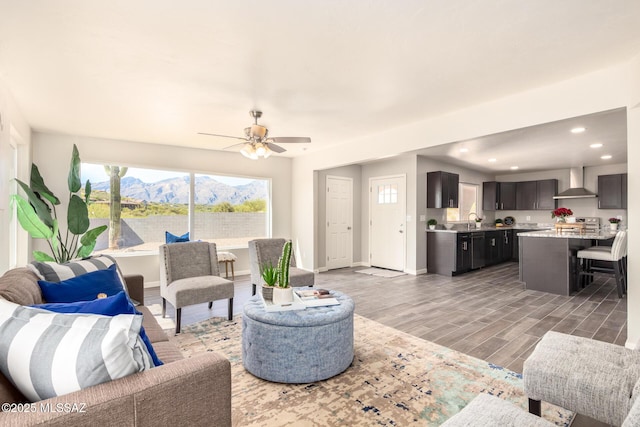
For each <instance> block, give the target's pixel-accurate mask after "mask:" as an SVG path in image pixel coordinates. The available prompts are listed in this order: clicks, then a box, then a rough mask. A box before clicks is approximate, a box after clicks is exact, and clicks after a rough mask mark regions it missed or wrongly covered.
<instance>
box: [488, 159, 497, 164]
mask: <svg viewBox="0 0 640 427" xmlns="http://www.w3.org/2000/svg"><path fill="white" fill-rule="evenodd" d="M488 161H490V162H491V163H495V162H497V161H498V159H489V160H488Z"/></svg>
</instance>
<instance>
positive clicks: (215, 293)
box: [165, 276, 234, 308]
mask: <svg viewBox="0 0 640 427" xmlns="http://www.w3.org/2000/svg"><path fill="white" fill-rule="evenodd" d="M233 294H234V286H233V282H232V281H230V280H227V279H223V278H222V277H220V276H200V277H187V278H185V279H180V280H176V281H174V282H171V284H170V285H169V287H168V288H167V290H166V293H165V297H166V298H167V299H168V300H169V301H171V302H172V304H175V305H174V306H175V308H181V307H186V306H188V305H192V304H200V303H202V302H206V301H216V300H220V299H227V298H233Z"/></svg>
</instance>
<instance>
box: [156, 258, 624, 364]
mask: <svg viewBox="0 0 640 427" xmlns="http://www.w3.org/2000/svg"><path fill="white" fill-rule="evenodd" d="M360 269H362V268H344V269H338V270H331V271H329V272H325V273H320V274H317V275H316V286H317V287H322V288H326V289H335V290H339V291H342V292H344V293H346V294H348V295H350V296H351V297H352V298H353V299H354V301H355V302H356V310H355V311H356V313H357V314H359V315H361V316H364V317H367V318H369V319H372V320H375V321H378V322H380V323H383V324H385V325H387V326H391V327H393V328H396V329H399V330H401V331H404V332H407V333H409V334H411V335H414V336H417V337H420V338H424V339H426V340H429V341H432V342H435V343H438V344H440V345H443V346H446V347H449V348H452V349H455V350H458V351H461V352H463V353H466V354H469V355H471V356H474V357H478V358H480V359H483V360H486V361H488V362H491V363H495V364H497V365H500V366H504V367H506V368H508V369H511V370H513V371H515V372H522V364H523V362H524V360H525V359H526V358H527V356H528V355H529V354H530V353H531V351H533V348H534V346H535V344H536V343H537V342H538V340H539V339H540V338H541V337H542V335H544V333H545V332H547V331H549V330H554V331H559V332H564V333H569V334H573V335H579V336H584V337H589V338H594V339H597V340H601V341H606V342H612V343H616V344H619V345H624V344H625V341H626V338H627V327H626V319H627V300H626V298H623V299H619V298H618V296H617V293H616V289H615V285H614V283H613V279H611V278H609V276H599V277H598V278H597V279H596V280H595V281H594V282H593V283H592V284H591V285H589V286H588V287H586V288H585V289H583V290H582V291H581V292H579V293H577V294H576V295H573V296H560V295H553V294H547V293H544V292H538V291H531V290H525V289H524V284H523V283H521V282H519V281H518V264H517V263H511V262H510V263H505V264H500V265H496V266H493V267H489V268H485V269H481V270H478V271H476V272H471V273H467V274H464V275H461V276H457V277H445V276H439V275H435V274H426V275H420V276H411V275H404V276H399V277H395V278H382V277H376V276H369V275H365V274H361V273H356V271H357V270H360ZM250 296H251V284H250V283H249V276H236V280H235V298H234V313H241V312H242V306H243V304H244V303H245V301H247V299H248V298H250ZM145 303H146V304H147V305H149V304H160V303H161V299H160V296H159V289H158V288H149V289H147V290H146V292H145ZM226 310H227V302H226V301H216V302H214V304H213V309H212V310H209V309H208V308H207V304H206V303H205V304H199V305H195V306H190V307H185V308H183V309H182V317H183V318H182V324H183V325H187V324H189V323H195V322H198V321H200V320H204V319H207V318H209V317H211V316H220V317H222V316H226V314H227V312H226ZM167 315H168V316H174V311H173V308H172V307H171V305H170V304H167Z"/></svg>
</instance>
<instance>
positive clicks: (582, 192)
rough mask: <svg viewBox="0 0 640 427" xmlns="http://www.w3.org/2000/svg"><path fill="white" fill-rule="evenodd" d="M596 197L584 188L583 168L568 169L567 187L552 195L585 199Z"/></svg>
mask: <svg viewBox="0 0 640 427" xmlns="http://www.w3.org/2000/svg"><path fill="white" fill-rule="evenodd" d="M594 197H598V195H597V194H595V193H592V192H591V191H589V190H587V189H586V188H584V168H581V167H580V168H571V169H570V170H569V189H568V190H565V191H563V192H562V193H560V194H558V195H556V196H553V198H554V199H587V198H594Z"/></svg>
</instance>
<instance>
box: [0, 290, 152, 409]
mask: <svg viewBox="0 0 640 427" xmlns="http://www.w3.org/2000/svg"><path fill="white" fill-rule="evenodd" d="M141 326H142V316H140V315H131V314H122V315H118V316H114V317H109V316H100V315H94V314H59V313H53V312H50V311H46V310H40V309H37V308H31V307H23V306H21V305H18V304H14V303H12V302H9V301H6V300H3V299H0V371H2V373H3V374H4V375H5V377H7V379H9V380H10V381H11V382H12V383H13V384H14V385H15V386H16V388H18V389H19V390H20V391H21V392H22V394H24V395H25V396H26V397H27V398H28V399H30V400H31V401H32V402H35V401H38V400H42V399H47V398H50V397H54V396H59V395H63V394H67V393H71V392H73V391H77V390H81V389H83V388H86V387H90V386H92V385H96V384H101V383H104V382H107V381H111V380H115V379H117V378H122V377H125V376H127V375H131V374H133V373H135V372H140V371H144V370H145V369H150V368H152V367H153V362H152V360H151V356H150V355H149V352H148V351H147V348H146V346H145V345H144V343H143V342H142V340H141V339H140V335H139V332H140V327H141Z"/></svg>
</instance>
